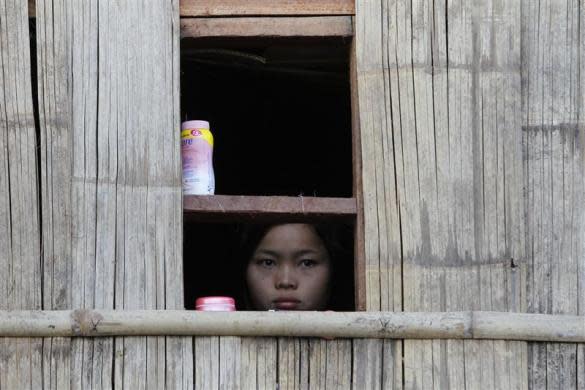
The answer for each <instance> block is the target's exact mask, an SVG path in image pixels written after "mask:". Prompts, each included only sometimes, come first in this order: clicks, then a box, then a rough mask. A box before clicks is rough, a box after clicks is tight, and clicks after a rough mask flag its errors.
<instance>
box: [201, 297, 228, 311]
mask: <svg viewBox="0 0 585 390" xmlns="http://www.w3.org/2000/svg"><path fill="white" fill-rule="evenodd" d="M195 309H196V310H200V311H235V310H236V301H235V300H234V298H231V297H201V298H197V300H196V301H195Z"/></svg>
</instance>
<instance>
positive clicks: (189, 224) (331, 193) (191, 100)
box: [181, 38, 354, 310]
mask: <svg viewBox="0 0 585 390" xmlns="http://www.w3.org/2000/svg"><path fill="white" fill-rule="evenodd" d="M349 43H350V42H349V41H348V40H346V39H342V38H327V39H323V38H320V39H316V38H315V39H308V38H302V39H301V38H287V39H266V38H263V39H257V38H254V39H251V38H231V39H228V38H222V39H216V38H215V39H203V38H199V39H191V38H187V39H183V40H182V41H181V108H182V112H181V118H182V120H195V119H199V120H207V121H209V122H210V127H211V131H212V133H213V136H214V156H213V158H214V161H213V164H214V170H215V182H216V191H215V193H216V194H221V195H288V196H298V195H303V196H324V197H351V196H352V155H351V148H352V145H351V109H350V108H351V106H350V104H351V101H350V83H349V64H348V59H349ZM239 228H240V227H239V226H238V224H237V221H234V223H233V224H202V223H197V221H192V220H189V221H186V223H185V229H184V242H185V244H184V259H185V269H184V272H185V302H186V308H187V309H192V308H193V307H194V301H195V298H196V297H199V296H208V295H231V296H235V297H240V296H241V289H242V284H241V280H242V275H241V273H240V272H238V270H239V267H238V262H240V261H241V260H240V259H237V254H236V253H235V252H234V251H235V248H236V247H237V242H238V235H239V233H238V232H239V230H238V229H239ZM339 228H340V230H341V231H344V233H343V235H344V237H345V238H344V240H343V243H344V247H345V249H346V251H347V254H348V256H347V258H346V259H342V260H339V261H340V264H339V267H337V269H336V271H339V272H337V276H336V278H339V281H338V282H339V283H336V284H338V285H339V286H343V288H342V289H341V290H343V291H344V292H343V293H341V295H339V294H338V293H339V292H337V293H336V294H337V295H339V296H338V297H337V299H336V300H337V301H340V302H338V303H335V305H333V306H334V309H336V310H353V308H354V304H353V227H351V226H342V225H339ZM195 259H197V260H195ZM228 271H229V272H228ZM239 308H241V306H240V307H239Z"/></svg>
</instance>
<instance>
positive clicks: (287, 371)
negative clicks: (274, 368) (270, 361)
mask: <svg viewBox="0 0 585 390" xmlns="http://www.w3.org/2000/svg"><path fill="white" fill-rule="evenodd" d="M303 347H304V349H305V350H306V352H308V348H309V342H308V341H307V340H302V339H298V338H292V337H279V338H278V385H279V389H281V390H297V389H301V388H307V386H308V383H305V384H304V386H303V384H302V383H301V367H302V364H303V363H305V362H303V360H307V358H308V356H307V355H308V354H305V355H304V356H303V353H302V352H303V351H302V349H303ZM303 358H304V359H303ZM305 364H306V363H305Z"/></svg>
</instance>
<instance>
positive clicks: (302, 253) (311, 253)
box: [294, 249, 317, 256]
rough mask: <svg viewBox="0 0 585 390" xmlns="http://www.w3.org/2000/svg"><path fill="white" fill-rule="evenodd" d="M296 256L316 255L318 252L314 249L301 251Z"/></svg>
mask: <svg viewBox="0 0 585 390" xmlns="http://www.w3.org/2000/svg"><path fill="white" fill-rule="evenodd" d="M294 254H295V256H304V255H316V254H317V251H315V250H313V249H301V250H299V251H296V252H295V253H294Z"/></svg>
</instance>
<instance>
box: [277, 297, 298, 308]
mask: <svg viewBox="0 0 585 390" xmlns="http://www.w3.org/2000/svg"><path fill="white" fill-rule="evenodd" d="M300 303H301V302H300V301H298V300H296V299H278V300H276V301H274V307H276V308H277V309H278V310H295V309H296V308H297V307H298V306H299V304H300Z"/></svg>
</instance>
